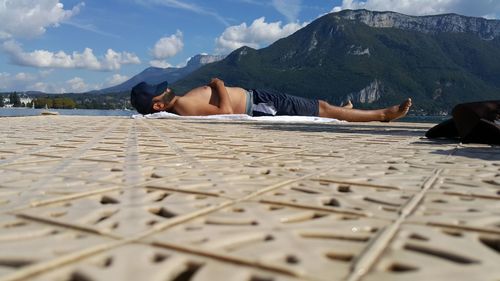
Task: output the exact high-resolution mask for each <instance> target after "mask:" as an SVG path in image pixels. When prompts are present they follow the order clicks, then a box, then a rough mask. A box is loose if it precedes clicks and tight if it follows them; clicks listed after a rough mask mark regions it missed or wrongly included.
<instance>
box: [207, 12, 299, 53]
mask: <svg viewBox="0 0 500 281" xmlns="http://www.w3.org/2000/svg"><path fill="white" fill-rule="evenodd" d="M306 25H307V23H302V24H299V23H289V24H286V25H283V26H282V24H281V21H277V22H270V23H267V22H266V19H265V18H264V17H261V18H258V19H256V20H254V21H253V22H252V24H251V25H250V26H247V24H246V23H242V24H240V25H235V26H230V27H228V28H226V30H224V32H223V33H222V35H221V36H219V37H218V38H217V39H216V40H215V42H216V51H217V52H218V53H224V52H228V51H233V50H235V49H238V48H240V47H242V46H248V47H252V48H259V47H261V46H264V45H268V44H270V43H273V42H274V41H276V40H278V39H280V38H283V37H286V36H288V35H290V34H292V33H294V32H295V31H297V30H299V29H300V28H302V27H304V26H306Z"/></svg>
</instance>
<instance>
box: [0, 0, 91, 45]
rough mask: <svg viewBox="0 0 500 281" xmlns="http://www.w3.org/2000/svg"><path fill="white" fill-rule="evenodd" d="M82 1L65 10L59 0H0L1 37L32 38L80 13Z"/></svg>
mask: <svg viewBox="0 0 500 281" xmlns="http://www.w3.org/2000/svg"><path fill="white" fill-rule="evenodd" d="M84 5H85V4H84V3H83V2H82V3H80V4H78V5H76V6H74V7H73V8H72V9H71V10H65V9H64V5H63V4H62V3H60V1H59V0H0V19H2V23H1V25H0V39H7V38H16V37H26V38H32V37H36V36H39V35H42V34H43V33H45V31H46V29H47V27H50V26H58V25H59V24H60V23H61V22H64V21H66V20H68V19H69V18H71V17H73V16H74V15H76V14H78V13H79V11H80V8H81V7H83V6H84Z"/></svg>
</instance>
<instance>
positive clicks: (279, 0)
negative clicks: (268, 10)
mask: <svg viewBox="0 0 500 281" xmlns="http://www.w3.org/2000/svg"><path fill="white" fill-rule="evenodd" d="M301 3H302V1H301V0H273V6H274V8H275V9H276V10H278V12H280V13H281V14H282V15H284V16H285V17H286V18H287V19H288V21H289V22H295V21H296V20H297V17H298V15H299V13H300V10H301V9H302V7H301Z"/></svg>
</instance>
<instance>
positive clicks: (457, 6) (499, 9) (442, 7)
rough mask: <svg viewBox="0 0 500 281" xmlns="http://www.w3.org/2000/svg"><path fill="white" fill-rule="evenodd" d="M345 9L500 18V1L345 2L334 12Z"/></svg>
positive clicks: (356, 0) (348, 0) (414, 0)
mask: <svg viewBox="0 0 500 281" xmlns="http://www.w3.org/2000/svg"><path fill="white" fill-rule="evenodd" d="M343 9H368V10H374V11H395V12H399V13H403V14H408V15H432V14H444V13H457V14H462V15H468V16H478V17H483V16H486V15H487V16H488V17H490V18H491V17H495V18H498V16H499V15H500V1H497V0H475V1H470V0H367V1H360V0H343V1H342V5H341V6H338V7H335V8H334V9H333V11H334V12H337V11H340V10H343Z"/></svg>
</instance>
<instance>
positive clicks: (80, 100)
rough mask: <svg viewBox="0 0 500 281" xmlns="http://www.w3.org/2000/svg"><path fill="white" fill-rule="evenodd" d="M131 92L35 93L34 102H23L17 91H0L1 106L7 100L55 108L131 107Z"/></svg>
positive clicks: (21, 105) (31, 105)
mask: <svg viewBox="0 0 500 281" xmlns="http://www.w3.org/2000/svg"><path fill="white" fill-rule="evenodd" d="M129 95H130V94H129V93H128V92H122V93H113V94H91V93H86V94H50V95H48V94H33V95H30V96H31V98H32V102H29V103H22V102H21V96H20V95H19V94H18V93H17V92H12V93H0V107H4V106H5V105H6V102H5V101H4V99H5V100H6V101H7V103H8V104H11V105H12V106H13V107H35V108H45V107H47V108H54V109H74V108H79V109H125V108H128V109H130V108H131V105H130V101H129Z"/></svg>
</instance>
